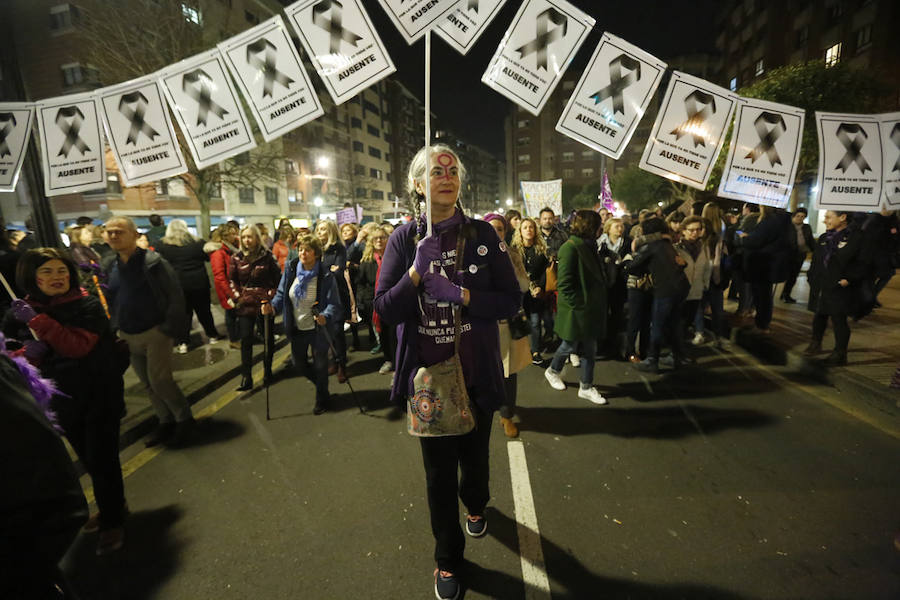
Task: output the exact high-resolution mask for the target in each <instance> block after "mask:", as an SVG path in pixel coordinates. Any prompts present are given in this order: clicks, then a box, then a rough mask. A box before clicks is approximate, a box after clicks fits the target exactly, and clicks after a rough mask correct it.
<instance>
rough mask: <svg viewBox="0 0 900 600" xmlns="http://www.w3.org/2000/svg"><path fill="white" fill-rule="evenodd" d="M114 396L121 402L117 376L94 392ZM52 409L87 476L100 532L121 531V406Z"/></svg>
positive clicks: (60, 406)
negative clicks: (98, 515) (117, 528)
mask: <svg viewBox="0 0 900 600" xmlns="http://www.w3.org/2000/svg"><path fill="white" fill-rule="evenodd" d="M116 393H118V394H119V397H120V398H121V394H123V383H122V378H121V376H119V377H118V381H108V382H103V383H102V384H101V389H100V390H98V395H99V394H104V395H105V394H111V397H114V395H115V394H116ZM73 404H74V403H73ZM53 408H54V410H55V411H56V414H57V418H58V419H59V424H60V426H61V427H62V428H63V431H64V432H65V434H66V439H68V440H69V444H71V445H72V449H73V450H75V453H76V454H77V455H78V458H79V459H81V463H82V464H83V465H84V468H85V470H86V471H87V472H88V475H90V476H91V482H92V483H93V485H94V496H95V498H96V499H97V508H98V509H99V511H100V529H101V531H103V530H106V529H114V528H116V527H121V526H122V523H123V522H124V521H125V485H124V483H123V482H122V466H121V464H120V463H119V420H120V419H121V416H122V408H121V404H120V403H119V402H110V403H109V404H108V405H106V406H102V407H97V408H94V407H92V408H91V410H88V411H84V410H66V408H64V406H63V402H54V403H53Z"/></svg>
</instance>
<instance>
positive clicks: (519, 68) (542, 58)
mask: <svg viewBox="0 0 900 600" xmlns="http://www.w3.org/2000/svg"><path fill="white" fill-rule="evenodd" d="M593 26H594V19H593V18H591V17H589V16H588V15H586V14H585V13H583V12H582V11H580V10H578V9H577V8H575V7H574V6H572V5H571V4H569V3H568V2H566V1H565V0H526V1H525V2H524V3H523V4H522V6H521V7H520V8H519V11H518V12H517V13H516V16H515V17H514V18H513V21H512V24H510V26H509V29H507V31H506V34H505V35H504V36H503V39H502V40H501V41H500V46H499V47H498V48H497V51H496V52H495V53H494V57H493V58H492V59H491V62H490V64H489V65H488V68H487V70H486V71H485V72H484V75H482V76H481V81H482V82H484V84H485V85H487V86H488V87H490V88H493V89H494V90H496V91H497V92H499V93H500V94H502V95H504V96H506V97H507V98H509V99H510V100H512V101H513V102H515V103H516V104H518V105H519V106H521V107H522V108H525V109H526V110H528V111H529V112H531V113H532V114H534V115H538V114H540V112H541V109H542V108H544V104H545V103H546V102H547V99H548V98H549V97H550V94H551V93H552V92H553V90H554V89H555V88H556V85H557V84H558V83H559V81H560V79H562V76H563V73H565V71H566V68H567V67H568V66H569V63H570V62H572V58H573V57H574V56H575V53H576V52H578V49H579V48H580V47H581V44H582V43H584V40H585V38H587V36H588V33H590V31H591V27H593Z"/></svg>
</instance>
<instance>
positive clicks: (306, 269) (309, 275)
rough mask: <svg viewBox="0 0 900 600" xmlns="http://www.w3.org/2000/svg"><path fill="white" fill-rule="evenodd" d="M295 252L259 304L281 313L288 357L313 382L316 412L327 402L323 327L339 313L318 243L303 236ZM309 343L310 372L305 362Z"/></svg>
mask: <svg viewBox="0 0 900 600" xmlns="http://www.w3.org/2000/svg"><path fill="white" fill-rule="evenodd" d="M297 251H298V253H299V256H298V257H297V258H295V259H293V260H291V261H290V262H289V263H288V264H287V265H285V268H284V273H283V274H282V276H281V282H280V283H279V284H278V289H277V290H276V292H275V297H274V298H273V299H272V304H271V305H270V306H264V307H263V314H265V315H273V314H275V312H276V311H280V312H281V313H282V316H283V317H284V331H285V335H286V336H287V338H288V340H289V341H290V343H291V358H292V359H293V362H294V366H295V367H297V369H298V370H299V371H300V373H301V374H303V375H305V376H306V377H308V378H309V379H310V380H311V381H312V382H313V383H315V384H316V404H315V408H314V409H313V413H315V414H317V415H320V414H322V413H323V412H325V411H326V410H328V404H329V395H328V337H327V335H326V327H331V326H332V325H333V324H334V323H338V322H340V320H341V319H342V318H343V314H342V312H341V301H340V298H339V296H338V287H337V282H336V281H335V279H334V274H333V273H332V272H331V271H329V270H328V269H327V268H325V267H324V266H323V265H322V260H321V259H322V243H321V242H320V241H319V240H318V239H317V238H316V237H315V236H312V235H304V236H301V237H300V239H298V240H297ZM310 346H311V347H312V351H313V368H312V373H310V371H309V364H308V362H307V352H308V349H309V348H310Z"/></svg>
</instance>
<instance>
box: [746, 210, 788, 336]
mask: <svg viewBox="0 0 900 600" xmlns="http://www.w3.org/2000/svg"><path fill="white" fill-rule="evenodd" d="M794 235H796V234H795V233H794V228H793V226H792V225H791V218H790V217H789V216H788V214H787V213H786V212H784V211H783V210H782V209H777V208H771V207H768V206H765V207H763V210H762V211H761V212H760V215H759V220H758V221H757V224H756V226H755V227H754V228H753V230H752V231H750V232H749V233H748V232H746V231H744V232H743V233H741V234H739V235H738V237H737V238H736V241H737V244H738V247H739V248H742V249H743V253H744V259H743V266H744V269H743V272H744V280H745V281H746V282H747V283H748V284H750V287H751V290H752V293H753V300H754V302H755V303H756V318H755V324H756V328H757V329H758V330H759V331H760V332H763V333H768V332H769V325H770V324H771V322H772V310H773V306H772V304H773V303H772V296H773V295H774V292H773V290H772V285H773V284H775V283H781V282H782V281H785V280H786V279H787V276H788V269H789V263H790V260H791V257H792V251H791V248H792V244H791V236H794Z"/></svg>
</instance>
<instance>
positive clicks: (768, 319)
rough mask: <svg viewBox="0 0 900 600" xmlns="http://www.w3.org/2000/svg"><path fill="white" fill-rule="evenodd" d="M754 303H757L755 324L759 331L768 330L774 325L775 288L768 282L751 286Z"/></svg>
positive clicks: (755, 283)
mask: <svg viewBox="0 0 900 600" xmlns="http://www.w3.org/2000/svg"><path fill="white" fill-rule="evenodd" d="M750 287H751V289H752V292H751V293H752V294H753V301H754V302H755V303H756V317H755V319H754V322H755V324H756V327H757V328H758V329H768V328H769V325H771V324H772V311H773V310H774V309H775V307H774V298H773V296H774V295H775V286H774V285H773V284H771V283H769V282H767V281H764V282H754V283H752V284H750Z"/></svg>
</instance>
